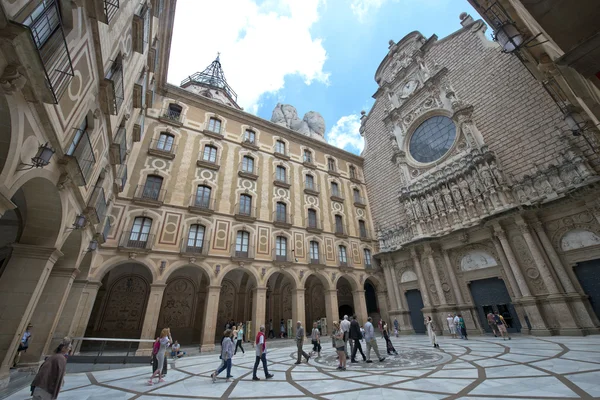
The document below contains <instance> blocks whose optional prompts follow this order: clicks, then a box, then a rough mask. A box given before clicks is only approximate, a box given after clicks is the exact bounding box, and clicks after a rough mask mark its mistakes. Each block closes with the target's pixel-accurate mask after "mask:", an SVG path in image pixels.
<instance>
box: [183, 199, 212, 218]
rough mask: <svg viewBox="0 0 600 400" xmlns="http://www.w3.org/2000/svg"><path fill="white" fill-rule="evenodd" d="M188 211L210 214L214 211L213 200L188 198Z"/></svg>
mask: <svg viewBox="0 0 600 400" xmlns="http://www.w3.org/2000/svg"><path fill="white" fill-rule="evenodd" d="M188 210H189V211H190V212H193V213H197V214H205V215H208V214H212V213H213V212H214V211H215V199H211V198H206V197H198V196H196V195H192V196H190V200H189V206H188Z"/></svg>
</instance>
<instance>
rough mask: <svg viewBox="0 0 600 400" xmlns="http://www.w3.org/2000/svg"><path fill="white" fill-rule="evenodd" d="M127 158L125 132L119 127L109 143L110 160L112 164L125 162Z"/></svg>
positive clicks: (123, 128)
mask: <svg viewBox="0 0 600 400" xmlns="http://www.w3.org/2000/svg"><path fill="white" fill-rule="evenodd" d="M126 158H127V132H126V131H125V127H120V128H119V129H118V130H117V134H116V135H115V138H114V139H113V142H112V143H111V145H110V162H111V163H112V164H113V165H117V164H125V159H126Z"/></svg>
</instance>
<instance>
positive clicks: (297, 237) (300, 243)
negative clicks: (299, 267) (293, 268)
mask: <svg viewBox="0 0 600 400" xmlns="http://www.w3.org/2000/svg"><path fill="white" fill-rule="evenodd" d="M294 250H295V255H296V257H297V258H304V233H302V232H294Z"/></svg>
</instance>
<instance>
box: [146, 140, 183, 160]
mask: <svg viewBox="0 0 600 400" xmlns="http://www.w3.org/2000/svg"><path fill="white" fill-rule="evenodd" d="M175 153H177V145H176V144H173V143H169V142H166V141H165V140H160V139H153V140H152V141H151V142H150V146H148V154H150V155H153V156H157V157H162V158H166V159H169V160H172V159H174V158H175Z"/></svg>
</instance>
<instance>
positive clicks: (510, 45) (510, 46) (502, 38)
mask: <svg viewBox="0 0 600 400" xmlns="http://www.w3.org/2000/svg"><path fill="white" fill-rule="evenodd" d="M495 39H496V40H497V41H498V43H499V44H500V46H502V49H503V50H504V51H505V52H506V53H512V52H513V51H515V50H517V49H518V48H519V47H521V45H522V44H523V35H521V32H519V30H518V29H517V27H516V26H515V25H514V24H513V23H512V22H506V23H504V24H503V25H502V26H500V27H499V28H497V29H496V32H495Z"/></svg>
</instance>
